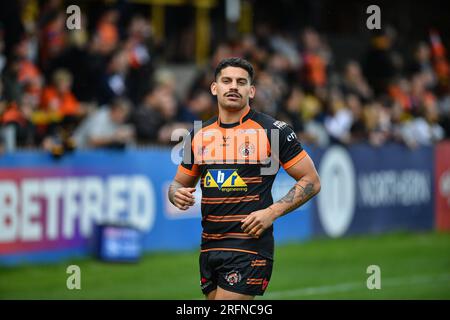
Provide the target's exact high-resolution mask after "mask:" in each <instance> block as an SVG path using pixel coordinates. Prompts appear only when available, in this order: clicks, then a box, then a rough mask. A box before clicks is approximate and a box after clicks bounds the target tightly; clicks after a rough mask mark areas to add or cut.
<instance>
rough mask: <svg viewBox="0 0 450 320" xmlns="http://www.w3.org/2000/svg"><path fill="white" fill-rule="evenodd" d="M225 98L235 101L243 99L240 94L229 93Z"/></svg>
mask: <svg viewBox="0 0 450 320" xmlns="http://www.w3.org/2000/svg"><path fill="white" fill-rule="evenodd" d="M225 97H226V98H228V99H229V100H233V101H235V100H239V99H241V95H240V94H238V93H228V94H226V95H225Z"/></svg>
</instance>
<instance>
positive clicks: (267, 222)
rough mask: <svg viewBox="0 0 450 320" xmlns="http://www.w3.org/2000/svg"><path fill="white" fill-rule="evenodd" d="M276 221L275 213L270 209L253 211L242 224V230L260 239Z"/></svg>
mask: <svg viewBox="0 0 450 320" xmlns="http://www.w3.org/2000/svg"><path fill="white" fill-rule="evenodd" d="M274 221H275V215H274V211H273V210H272V209H270V208H266V209H262V210H258V211H253V212H252V213H250V214H249V215H248V216H247V217H246V218H245V219H243V220H242V221H241V222H242V227H241V228H242V230H244V232H245V233H248V234H249V235H251V236H253V237H255V238H259V236H260V235H261V234H262V233H263V232H264V230H266V229H267V228H269V227H270V226H271V225H272V224H273V222H274Z"/></svg>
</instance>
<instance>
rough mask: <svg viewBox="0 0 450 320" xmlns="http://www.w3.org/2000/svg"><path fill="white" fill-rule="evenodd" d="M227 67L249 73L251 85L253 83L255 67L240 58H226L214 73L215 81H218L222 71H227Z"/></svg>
mask: <svg viewBox="0 0 450 320" xmlns="http://www.w3.org/2000/svg"><path fill="white" fill-rule="evenodd" d="M226 67H236V68H242V69H244V70H245V71H247V72H248V75H249V77H250V83H253V76H254V75H255V70H254V69H253V66H252V65H251V63H250V62H248V61H247V60H245V59H242V58H238V57H232V58H226V59H223V60H222V61H220V62H219V64H218V65H217V67H216V70H215V71H214V79H217V76H218V75H219V73H220V72H221V71H222V69H225V68H226Z"/></svg>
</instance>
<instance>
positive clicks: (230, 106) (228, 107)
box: [222, 103, 245, 111]
mask: <svg viewBox="0 0 450 320" xmlns="http://www.w3.org/2000/svg"><path fill="white" fill-rule="evenodd" d="M222 106H223V108H224V109H226V110H230V111H239V110H241V109H243V108H245V104H244V105H241V104H230V103H226V104H223V105H222Z"/></svg>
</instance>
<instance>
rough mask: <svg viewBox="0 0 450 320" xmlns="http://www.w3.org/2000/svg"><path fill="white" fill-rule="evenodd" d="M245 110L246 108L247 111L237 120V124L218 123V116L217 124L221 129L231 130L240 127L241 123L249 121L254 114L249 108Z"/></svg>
mask: <svg viewBox="0 0 450 320" xmlns="http://www.w3.org/2000/svg"><path fill="white" fill-rule="evenodd" d="M246 108H247V111H246V112H245V113H244V114H243V115H242V117H241V118H240V119H239V122H234V123H222V122H220V116H218V117H217V124H218V125H219V127H222V128H233V127H236V126H239V125H241V124H242V123H244V122H245V121H247V120H248V119H250V118H251V117H252V116H253V114H254V113H255V111H254V110H253V109H252V108H250V107H249V106H247V107H246Z"/></svg>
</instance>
